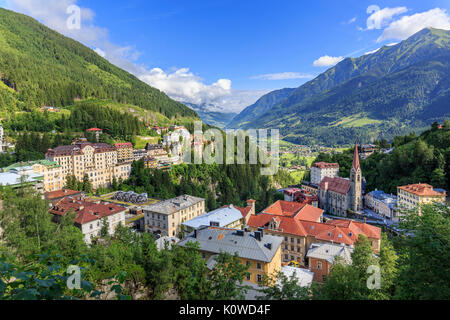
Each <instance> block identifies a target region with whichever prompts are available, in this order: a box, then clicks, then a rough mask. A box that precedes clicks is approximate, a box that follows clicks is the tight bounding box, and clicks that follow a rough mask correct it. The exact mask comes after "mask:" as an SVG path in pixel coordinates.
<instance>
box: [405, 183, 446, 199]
mask: <svg viewBox="0 0 450 320" xmlns="http://www.w3.org/2000/svg"><path fill="white" fill-rule="evenodd" d="M398 188H399V189H400V190H403V191H406V192H409V193H412V194H415V195H417V196H426V197H441V196H445V192H437V191H435V190H434V189H433V186H430V185H429V184H426V183H418V184H410V185H407V186H401V187H398Z"/></svg>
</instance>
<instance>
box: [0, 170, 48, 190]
mask: <svg viewBox="0 0 450 320" xmlns="http://www.w3.org/2000/svg"><path fill="white" fill-rule="evenodd" d="M21 177H24V178H25V181H24V182H25V183H30V182H37V181H40V180H43V179H44V176H43V175H41V174H39V173H36V172H34V171H33V168H32V167H28V166H27V167H21V168H14V169H11V170H10V171H9V172H4V173H0V185H2V186H8V185H9V186H15V185H18V184H20V183H21V181H20V179H21Z"/></svg>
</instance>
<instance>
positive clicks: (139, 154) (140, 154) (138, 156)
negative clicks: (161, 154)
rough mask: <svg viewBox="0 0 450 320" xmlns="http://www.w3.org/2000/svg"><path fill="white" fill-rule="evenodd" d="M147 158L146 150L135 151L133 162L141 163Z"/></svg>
mask: <svg viewBox="0 0 450 320" xmlns="http://www.w3.org/2000/svg"><path fill="white" fill-rule="evenodd" d="M146 156H147V150H145V149H136V150H133V160H134V161H139V160H141V159H142V158H144V157H146Z"/></svg>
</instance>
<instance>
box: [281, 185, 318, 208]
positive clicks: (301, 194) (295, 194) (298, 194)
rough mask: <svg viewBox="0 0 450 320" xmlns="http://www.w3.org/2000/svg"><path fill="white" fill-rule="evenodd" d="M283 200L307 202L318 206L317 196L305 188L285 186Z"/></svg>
mask: <svg viewBox="0 0 450 320" xmlns="http://www.w3.org/2000/svg"><path fill="white" fill-rule="evenodd" d="M284 200H285V201H290V202H299V203H307V204H310V205H312V206H314V207H316V208H317V207H318V206H319V198H318V197H317V196H315V195H313V194H312V193H311V192H309V191H307V190H300V189H299V188H287V189H285V190H284Z"/></svg>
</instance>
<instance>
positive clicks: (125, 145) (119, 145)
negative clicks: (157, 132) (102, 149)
mask: <svg viewBox="0 0 450 320" xmlns="http://www.w3.org/2000/svg"><path fill="white" fill-rule="evenodd" d="M114 146H115V147H116V148H118V149H121V148H133V144H132V143H131V142H122V143H115V144H114Z"/></svg>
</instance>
